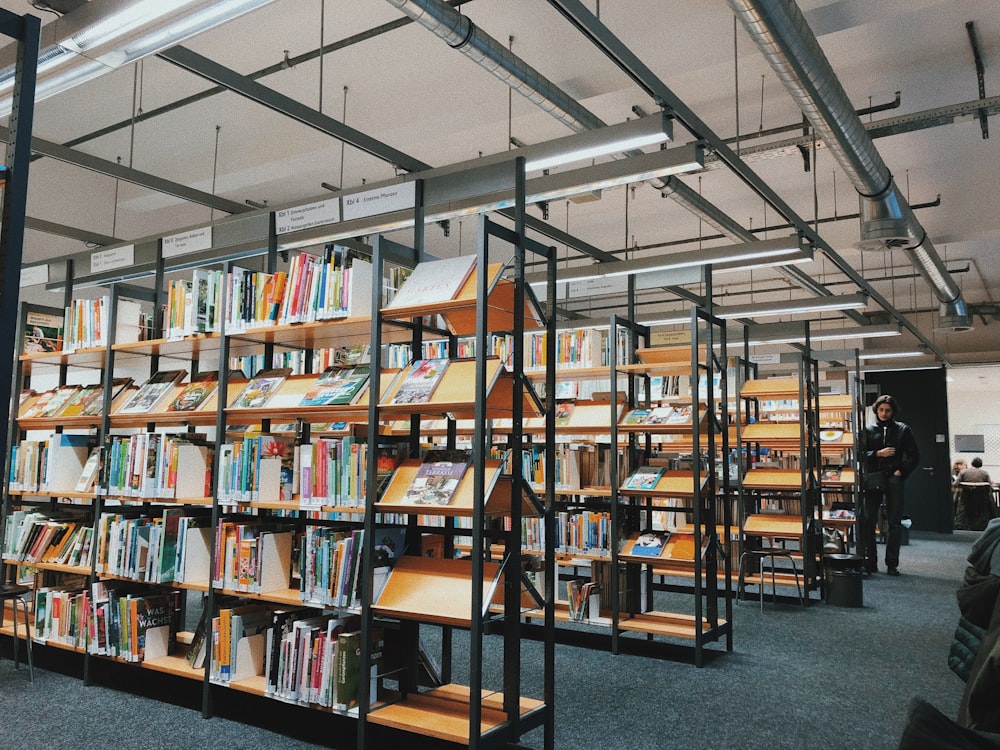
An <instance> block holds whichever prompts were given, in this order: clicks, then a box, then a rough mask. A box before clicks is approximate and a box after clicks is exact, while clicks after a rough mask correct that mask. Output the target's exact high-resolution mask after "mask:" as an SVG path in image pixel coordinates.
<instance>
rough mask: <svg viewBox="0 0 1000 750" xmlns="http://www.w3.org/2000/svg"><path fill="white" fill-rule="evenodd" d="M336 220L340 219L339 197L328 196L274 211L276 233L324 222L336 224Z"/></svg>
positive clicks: (319, 224) (294, 230)
mask: <svg viewBox="0 0 1000 750" xmlns="http://www.w3.org/2000/svg"><path fill="white" fill-rule="evenodd" d="M338 221H340V198H328V199H327V200H325V201H317V202H316V203H308V204H306V205H305V206H294V207H292V208H283V209H281V210H280V211H275V213H274V229H275V232H277V233H278V234H287V233H288V232H296V231H298V230H300V229H311V228H312V227H321V226H323V225H324V224H336V223H337V222H338Z"/></svg>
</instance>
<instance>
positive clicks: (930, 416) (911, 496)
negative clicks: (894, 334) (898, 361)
mask: <svg viewBox="0 0 1000 750" xmlns="http://www.w3.org/2000/svg"><path fill="white" fill-rule="evenodd" d="M883 393H888V394H890V395H891V396H893V397H894V398H895V399H896V401H897V402H898V403H899V411H900V413H899V416H898V419H899V421H901V422H905V423H906V424H908V425H909V426H910V428H911V429H912V430H913V434H914V437H916V440H917V448H918V449H919V450H920V465H919V467H918V468H917V469H916V470H914V472H913V473H912V474H911V475H910V477H909V479H907V481H906V490H905V500H904V505H903V513H904V515H907V516H909V517H910V518H911V519H912V520H913V526H912V527H911V528H913V529H916V530H921V531H938V532H942V533H946V534H950V533H951V531H952V522H953V507H952V499H951V456H950V455H949V451H948V446H949V445H950V444H951V441H950V439H949V437H948V391H947V387H946V384H945V369H944V368H943V367H942V368H939V369H936V370H898V371H894V372H877V373H876V372H872V373H868V374H867V375H866V376H865V398H864V402H865V404H866V405H869V406H870V405H871V403H872V402H873V401H874V400H875V399H876V398H877V397H878V396H880V395H881V394H883ZM865 416H866V418H867V419H869V420H872V419H874V416H873V415H872V412H871V409H870V408H868V409H867V410H866V412H865Z"/></svg>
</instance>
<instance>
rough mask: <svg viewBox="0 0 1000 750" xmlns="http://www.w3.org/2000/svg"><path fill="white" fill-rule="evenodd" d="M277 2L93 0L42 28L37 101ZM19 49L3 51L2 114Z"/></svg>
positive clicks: (12, 47) (0, 70) (0, 77)
mask: <svg viewBox="0 0 1000 750" xmlns="http://www.w3.org/2000/svg"><path fill="white" fill-rule="evenodd" d="M271 2H274V0H173V2H165V0H140V1H139V2H135V1H134V0H90V2H88V3H84V4H83V5H82V6H80V7H79V8H77V9H75V10H73V11H71V12H69V13H67V14H66V15H64V16H62V17H60V18H59V19H58V20H57V21H55V22H53V23H49V24H46V25H45V26H44V27H43V28H42V38H41V41H40V48H41V51H40V53H39V64H38V70H37V75H38V83H37V85H36V88H35V101H41V100H43V99H46V98H48V97H50V96H53V95H55V94H58V93H59V92H61V91H65V90H67V89H70V88H72V87H74V86H77V85H79V84H81V83H84V82H86V81H89V80H92V79H94V78H97V77H98V76H100V75H103V74H104V73H107V72H109V71H111V70H114V69H116V68H120V67H122V66H123V65H128V64H129V63H132V62H135V61H136V60H138V59H140V58H142V57H146V56H147V55H151V54H153V53H155V52H158V51H160V50H163V49H166V48H167V47H172V46H174V45H176V44H180V43H181V42H183V41H184V40H185V39H188V38H190V37H192V36H194V35H195V34H199V33H201V32H203V31H207V30H208V29H211V28H214V27H216V26H218V25H219V24H222V23H225V22H227V21H230V20H232V19H234V18H236V17H238V16H241V15H243V14H244V13H248V12H250V11H252V10H256V9H257V8H260V7H262V6H264V5H267V4H269V3H271ZM16 59H17V45H16V44H11V45H7V47H5V48H4V49H3V50H0V96H2V98H0V114H4V113H7V112H9V111H10V107H11V101H12V96H11V91H12V90H13V87H14V65H15V62H16Z"/></svg>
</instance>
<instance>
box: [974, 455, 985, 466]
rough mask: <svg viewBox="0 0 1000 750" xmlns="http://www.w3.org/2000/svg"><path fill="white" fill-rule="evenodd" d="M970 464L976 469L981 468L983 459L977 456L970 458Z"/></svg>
mask: <svg viewBox="0 0 1000 750" xmlns="http://www.w3.org/2000/svg"><path fill="white" fill-rule="evenodd" d="M972 465H973V466H974V467H975V468H977V469H981V468H982V467H983V459H981V458H980V457H979V456H976V457H975V458H974V459H972Z"/></svg>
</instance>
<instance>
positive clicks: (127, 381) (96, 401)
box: [80, 377, 133, 417]
mask: <svg viewBox="0 0 1000 750" xmlns="http://www.w3.org/2000/svg"><path fill="white" fill-rule="evenodd" d="M132 382H133V381H132V378H128V377H124V378H115V379H114V380H113V381H111V404H112V406H113V405H114V404H115V402H116V401H117V399H118V398H119V397H121V396H122V394H123V393H125V390H126V389H127V388H129V387H131V386H132ZM103 409H104V393H103V389H99V390H97V391H95V392H93V393H91V394H89V395H88V396H87V397H86V398H85V399H84V400H83V401H81V402H80V416H85V417H99V416H100V415H101V411H102V410H103Z"/></svg>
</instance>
